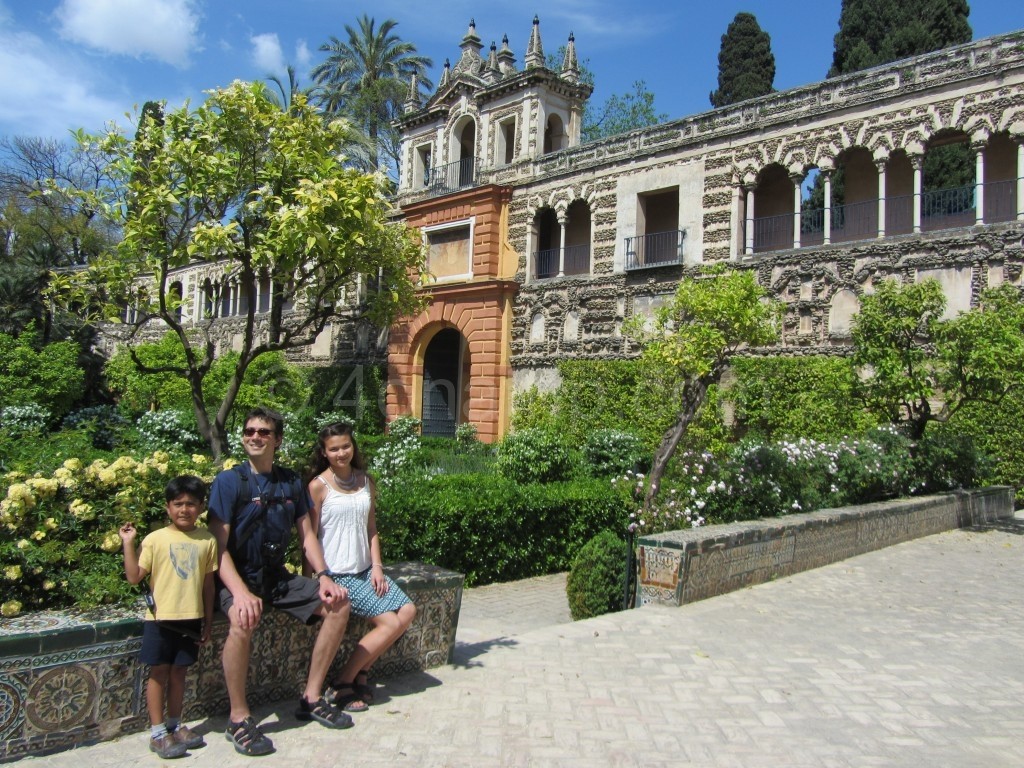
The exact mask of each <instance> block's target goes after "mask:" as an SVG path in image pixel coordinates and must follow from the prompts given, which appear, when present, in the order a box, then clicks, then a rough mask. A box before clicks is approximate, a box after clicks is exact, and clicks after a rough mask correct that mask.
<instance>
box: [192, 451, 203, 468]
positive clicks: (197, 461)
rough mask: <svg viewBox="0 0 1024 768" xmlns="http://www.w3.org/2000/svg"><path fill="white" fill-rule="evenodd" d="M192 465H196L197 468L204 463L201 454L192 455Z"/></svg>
mask: <svg viewBox="0 0 1024 768" xmlns="http://www.w3.org/2000/svg"><path fill="white" fill-rule="evenodd" d="M192 463H193V464H195V465H197V466H202V465H203V464H205V463H206V457H205V456H203V454H201V453H193V454H192Z"/></svg>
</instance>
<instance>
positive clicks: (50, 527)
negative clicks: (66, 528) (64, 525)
mask: <svg viewBox="0 0 1024 768" xmlns="http://www.w3.org/2000/svg"><path fill="white" fill-rule="evenodd" d="M43 525H44V526H46V530H48V531H52V530H53V529H54V528H56V527H57V521H56V520H54V519H53V518H52V517H48V518H46V520H44V521H43Z"/></svg>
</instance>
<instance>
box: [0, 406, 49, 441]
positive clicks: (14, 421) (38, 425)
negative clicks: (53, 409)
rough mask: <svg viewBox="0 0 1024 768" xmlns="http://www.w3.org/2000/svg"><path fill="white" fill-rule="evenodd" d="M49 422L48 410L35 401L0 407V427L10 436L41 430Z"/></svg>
mask: <svg viewBox="0 0 1024 768" xmlns="http://www.w3.org/2000/svg"><path fill="white" fill-rule="evenodd" d="M49 422H50V412H49V410H47V409H46V408H44V407H43V406H41V405H37V404H36V403H28V404H27V405H8V406H7V407H6V408H0V427H2V428H3V429H4V431H5V432H7V434H8V435H9V436H12V437H18V436H23V435H30V434H32V433H38V432H42V431H43V430H45V429H46V425H47V424H48V423H49Z"/></svg>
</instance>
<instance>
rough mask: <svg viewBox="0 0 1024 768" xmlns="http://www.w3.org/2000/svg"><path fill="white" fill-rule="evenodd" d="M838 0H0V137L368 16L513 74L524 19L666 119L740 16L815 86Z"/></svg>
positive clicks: (195, 80) (181, 82) (799, 79)
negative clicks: (467, 44)
mask: <svg viewBox="0 0 1024 768" xmlns="http://www.w3.org/2000/svg"><path fill="white" fill-rule="evenodd" d="M840 4H841V3H840V0H810V1H808V0H746V2H733V0H717V2H708V1H707V0H644V2H637V3H624V2H621V0H555V2H546V3H545V2H536V3H535V4H534V5H533V6H531V5H529V4H528V3H525V2H522V1H521V0H516V1H515V2H507V1H503V2H493V0H477V1H476V2H471V1H470V0H429V1H428V0H373V2H365V1H364V0H274V2H270V1H269V0H0V136H14V135H22V136H45V137H52V138H58V139H65V138H68V137H69V136H70V133H69V132H70V131H73V130H75V129H77V128H84V129H86V130H87V131H99V130H101V129H102V128H103V127H104V126H105V125H107V124H108V123H111V122H115V123H117V124H119V125H121V126H123V127H127V126H130V125H131V124H132V117H131V116H132V115H133V114H134V113H135V112H136V111H137V110H138V109H139V108H140V107H141V106H142V104H143V103H144V102H145V101H147V100H165V101H166V102H167V103H168V105H169V106H170V107H171V108H173V107H177V106H180V105H181V104H183V103H184V102H185V101H186V100H189V101H190V102H191V103H192V104H193V105H195V104H198V103H200V102H201V101H202V99H203V92H204V91H207V90H209V89H212V88H217V87H220V86H225V85H227V84H229V83H230V82H232V81H233V80H236V79H242V80H255V79H265V78H266V77H268V76H269V75H277V76H279V77H281V78H282V79H283V80H284V81H285V82H287V78H286V75H285V68H286V67H287V66H288V65H289V64H291V65H292V66H294V67H295V70H296V72H297V73H298V75H299V80H300V84H301V85H304V86H305V85H309V84H310V78H309V74H308V73H309V70H310V69H311V68H312V67H313V66H316V64H318V63H319V62H321V61H322V60H323V59H324V57H325V54H324V53H322V52H321V51H320V50H319V48H320V46H321V45H323V44H324V43H327V42H329V40H330V38H331V37H332V36H333V37H337V38H340V39H342V40H345V39H346V38H347V35H346V33H345V26H346V25H350V26H353V27H354V26H356V20H357V19H358V18H359V17H360V16H361V15H362V14H367V15H370V16H372V17H373V18H374V19H376V20H377V22H378V23H380V22H381V21H384V20H385V19H389V18H390V19H394V20H396V21H397V22H398V26H397V27H396V28H395V32H396V33H397V34H398V35H399V36H400V37H401V38H402V39H403V40H407V41H409V42H412V43H414V44H415V45H416V47H417V49H418V51H419V52H420V53H421V54H423V55H425V56H428V57H430V58H431V59H433V67H432V68H431V70H430V77H431V79H432V80H433V81H434V82H435V83H436V82H437V81H438V79H439V75H440V72H441V67H442V65H443V63H444V60H445V58H449V59H451V61H452V64H454V63H455V62H456V61H457V60H458V57H459V53H460V50H459V42H460V41H461V40H462V37H463V35H464V34H465V33H466V30H467V28H468V26H469V21H470V19H471V18H474V19H475V21H476V30H477V34H478V35H479V36H480V38H481V40H482V42H483V44H484V51H483V54H484V55H486V52H487V47H488V46H489V45H490V43H491V41H495V42H497V43H498V45H499V47H500V45H501V38H502V36H503V35H506V34H507V35H508V39H509V46H510V47H511V48H512V50H513V52H514V53H515V55H516V63H517V66H518V67H519V68H522V66H523V60H524V58H525V54H526V45H527V43H528V41H529V36H530V31H531V28H532V21H533V16H534V14H537V15H538V16H539V17H540V30H541V38H542V42H543V46H544V51H545V53H554V52H556V51H557V50H558V48H559V46H561V45H563V44H564V43H565V42H566V40H567V39H568V37H569V34H570V33H572V34H574V36H575V40H576V49H577V52H578V55H579V58H580V59H581V61H583V62H584V63H585V64H586V65H587V66H588V67H589V69H590V70H591V71H592V72H593V73H594V77H595V84H596V88H595V92H594V95H593V96H592V97H591V99H592V101H593V102H595V103H596V104H598V105H600V104H601V103H603V102H604V100H605V99H607V98H608V96H610V95H612V94H621V93H626V92H630V91H632V84H633V83H634V82H635V81H637V80H643V81H644V82H645V83H646V85H647V88H648V90H650V91H651V92H652V93H653V94H654V97H655V109H656V111H657V112H658V113H660V114H664V115H665V116H666V117H667V118H668V119H675V118H680V117H685V116H688V115H694V114H697V113H700V112H704V111H706V110H708V109H710V103H709V101H708V94H709V93H710V91H712V90H714V89H715V88H717V86H718V83H717V78H718V51H719V48H720V46H721V36H722V35H723V34H724V33H725V30H726V27H728V25H729V22H731V21H732V19H733V17H734V16H735V15H736V13H738V12H740V11H747V12H750V13H753V14H754V15H755V16H756V17H757V20H758V22H759V24H760V25H761V28H762V29H764V30H765V31H767V32H768V34H769V35H770V36H771V41H772V51H773V52H774V54H775V64H776V74H775V87H776V89H778V90H785V89H787V88H792V87H796V86H800V85H805V84H807V83H813V82H817V81H819V80H822V79H824V76H825V73H826V72H827V71H828V68H829V66H830V65H831V63H832V38H833V36H834V35H835V32H836V30H837V29H838V21H839V9H840ZM970 7H971V14H970V22H971V26H972V28H973V30H974V37H975V39H979V38H982V37H988V36H991V35H996V34H1001V33H1004V32H1010V31H1014V30H1018V29H1022V28H1024V0H970Z"/></svg>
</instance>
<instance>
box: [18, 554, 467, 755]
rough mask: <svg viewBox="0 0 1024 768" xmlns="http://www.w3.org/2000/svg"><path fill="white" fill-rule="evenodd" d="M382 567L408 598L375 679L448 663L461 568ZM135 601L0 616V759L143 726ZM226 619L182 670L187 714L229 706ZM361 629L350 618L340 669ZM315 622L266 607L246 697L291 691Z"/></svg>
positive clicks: (298, 685)
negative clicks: (407, 615) (402, 628)
mask: <svg viewBox="0 0 1024 768" xmlns="http://www.w3.org/2000/svg"><path fill="white" fill-rule="evenodd" d="M387 571H388V574H389V575H390V576H391V577H392V578H393V579H394V580H395V581H396V582H397V583H398V585H399V586H400V587H401V588H402V589H403V590H405V592H406V593H407V594H408V595H409V597H410V598H411V599H412V600H413V602H415V603H416V608H417V613H416V620H415V622H414V623H413V625H412V626H411V627H410V628H409V631H408V632H406V634H405V635H404V636H403V637H402V639H401V640H399V641H398V642H397V643H396V644H395V645H394V646H393V647H392V648H391V649H389V650H388V652H387V653H386V654H385V655H384V656H382V657H381V659H380V660H379V661H378V662H377V664H376V665H374V669H373V676H374V678H387V677H393V676H395V675H400V674H403V673H405V672H411V671H417V670H423V669H429V668H431V667H437V666H441V665H443V664H448V663H450V661H451V658H452V653H453V651H454V648H455V630H456V627H457V625H458V618H459V608H460V606H461V604H462V586H463V580H464V577H463V576H462V575H461V574H458V573H454V572H453V571H448V570H445V569H443V568H437V567H435V566H431V565H424V564H420V563H395V564H393V565H389V566H388V567H387ZM141 611H142V609H141V606H140V608H138V609H135V610H129V609H124V608H103V609H100V610H95V611H89V612H79V613H74V612H66V613H65V612H43V613H36V614H26V615H25V616H21V617H18V618H16V619H10V620H3V621H2V622H0V761H5V760H13V759H16V758H19V757H23V756H25V755H33V754H43V753H46V752H52V751H55V750H60V749H67V748H70V747H73V746H76V745H79V744H84V743H89V742H94V741H98V740H102V739H110V738H113V737H115V736H119V735H121V734H123V733H129V732H133V731H140V730H143V729H144V728H146V727H147V726H148V724H149V716H148V713H147V711H146V697H145V683H146V677H147V667H146V666H144V665H142V664H139V662H138V659H137V657H138V652H139V647H140V645H141V637H142V621H141V619H140V618H139V617H140V616H141ZM227 629H228V627H227V621H226V620H225V619H224V617H223V616H221V615H219V614H218V616H217V621H216V622H215V624H214V631H213V643H211V644H210V645H209V646H207V647H205V648H203V649H202V650H201V651H200V656H199V661H198V663H197V664H196V665H195V666H193V667H192V668H191V669H190V670H189V678H188V685H187V687H186V695H185V718H186V719H189V720H193V719H197V718H201V717H205V716H209V715H223V714H226V713H227V710H228V698H227V691H226V689H225V687H224V676H223V673H222V671H221V664H220V654H221V649H222V648H223V645H224V638H225V636H226V635H227ZM367 629H368V626H367V624H366V622H365V621H363V620H361V619H355V618H353V619H352V621H351V622H350V624H349V629H348V632H347V634H346V637H345V641H344V644H343V647H342V651H341V653H339V654H338V658H337V659H336V661H335V666H336V667H340V665H341V663H342V662H343V660H344V659H345V658H347V657H348V654H349V652H350V651H351V649H352V647H353V646H354V645H355V643H356V641H357V640H358V638H359V637H360V636H361V635H362V634H364V633H365V632H366V631H367ZM315 632H316V630H315V628H310V627H305V626H303V625H301V624H299V623H298V622H296V621H295V620H293V619H290V618H289V617H287V616H285V615H284V614H281V613H278V612H277V611H271V612H269V613H268V614H267V615H265V616H264V618H263V623H262V625H261V627H260V629H259V630H258V631H257V632H256V634H255V635H254V638H253V648H252V660H251V664H250V668H249V684H248V691H249V701H250V703H251V704H254V705H256V704H262V703H266V702H271V701H278V700H282V699H291V698H294V697H296V696H298V695H299V693H300V692H301V690H302V687H303V685H304V683H305V679H306V672H307V669H308V664H309V657H310V650H311V648H312V644H313V638H314V637H315Z"/></svg>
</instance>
